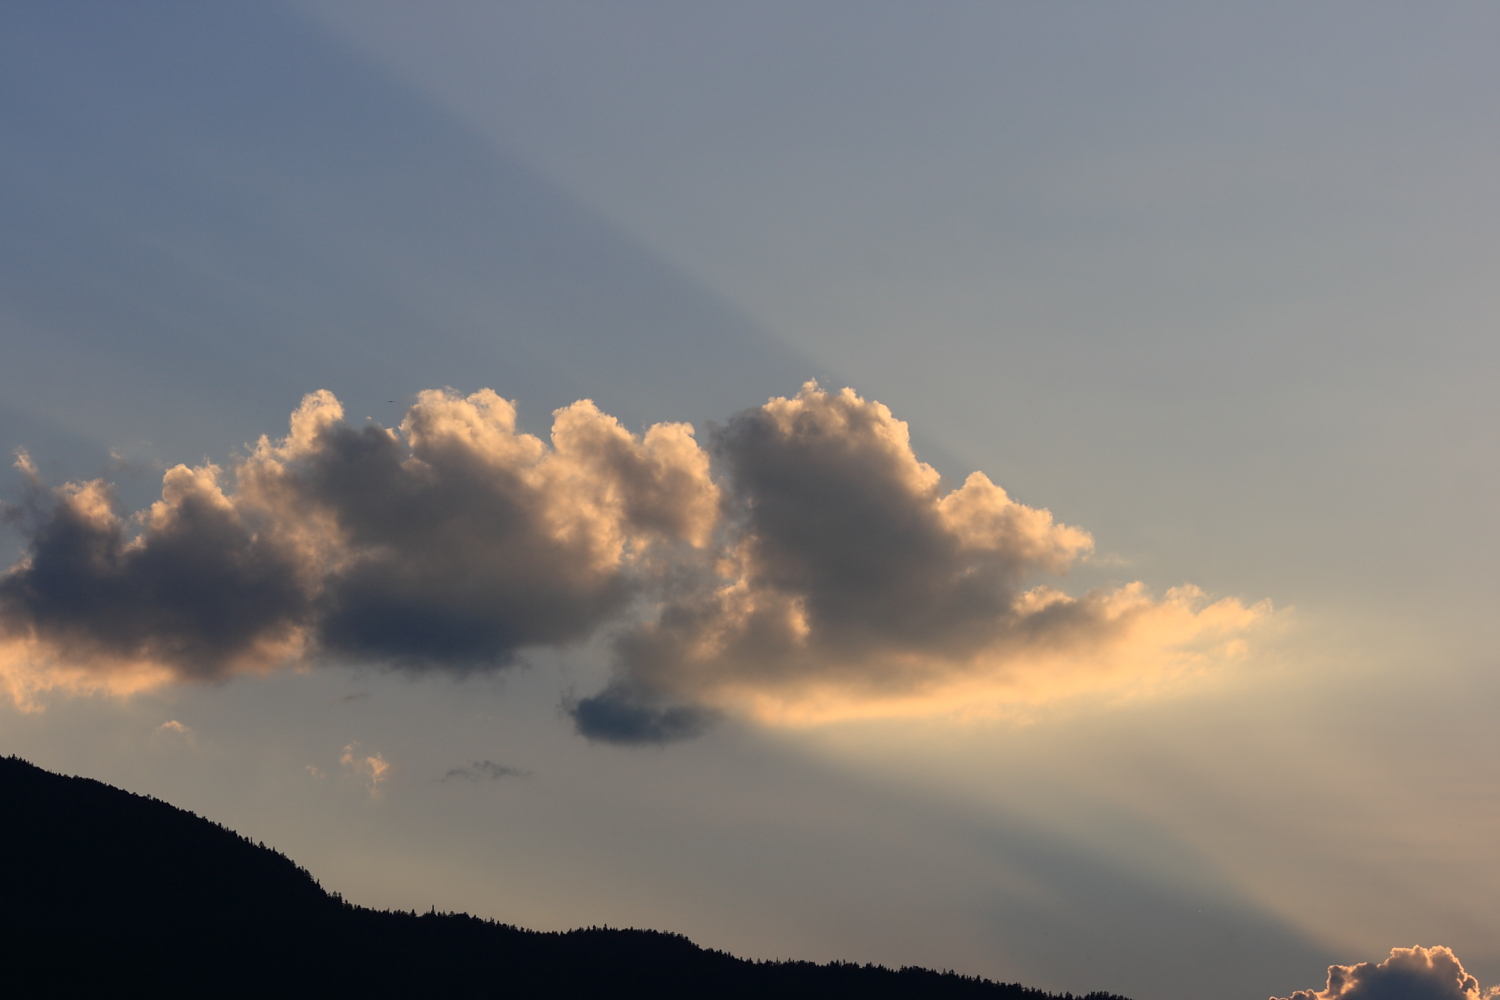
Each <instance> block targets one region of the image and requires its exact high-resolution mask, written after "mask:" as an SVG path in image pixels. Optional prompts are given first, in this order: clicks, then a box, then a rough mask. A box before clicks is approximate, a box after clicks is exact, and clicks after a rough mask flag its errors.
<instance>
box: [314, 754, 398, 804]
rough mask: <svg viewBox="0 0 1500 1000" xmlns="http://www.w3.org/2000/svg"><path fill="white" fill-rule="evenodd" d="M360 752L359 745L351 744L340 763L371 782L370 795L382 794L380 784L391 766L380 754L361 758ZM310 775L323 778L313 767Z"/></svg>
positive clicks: (341, 757)
mask: <svg viewBox="0 0 1500 1000" xmlns="http://www.w3.org/2000/svg"><path fill="white" fill-rule="evenodd" d="M358 751H359V744H358V743H350V744H349V745H348V746H346V747H344V752H343V753H342V754H341V755H340V756H339V763H340V764H342V765H344V767H345V768H347V769H349V770H350V771H352V772H354V773H355V774H357V775H360V776H361V777H365V778H367V779H368V780H369V782H370V794H371V795H376V794H378V793H379V792H380V783H381V782H382V781H384V780H385V775H386V772H387V771H389V770H390V769H391V765H390V764H388V763H386V760H385V758H384V757H382V756H381V755H380V754H378V753H377V754H369V755H366V756H363V757H361V756H359V753H358ZM309 773H310V774H312V775H313V777H315V778H317V777H322V775H321V774H318V773H317V772H316V770H315V769H312V768H311V765H309Z"/></svg>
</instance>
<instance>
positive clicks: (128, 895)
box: [0, 757, 1124, 1000]
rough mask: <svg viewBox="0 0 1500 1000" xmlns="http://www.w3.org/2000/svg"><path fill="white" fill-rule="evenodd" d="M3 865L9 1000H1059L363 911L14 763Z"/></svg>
mask: <svg viewBox="0 0 1500 1000" xmlns="http://www.w3.org/2000/svg"><path fill="white" fill-rule="evenodd" d="M0 858H3V859H4V861H3V870H0V960H3V962H4V970H5V971H4V979H5V985H6V986H7V987H8V989H7V990H5V992H6V993H7V995H16V996H38V997H41V996H58V997H72V996H85V995H124V994H134V993H145V992H150V993H151V994H153V995H156V996H216V997H228V996H272V995H274V996H279V997H291V996H320V997H341V996H442V997H497V998H498V997H517V998H530V997H539V998H543V997H545V998H571V997H589V998H600V1000H608V998H621V1000H624V998H635V997H643V998H644V997H652V998H673V997H684V998H686V997H724V998H739V997H744V998H749V997H777V998H799V997H807V998H813V997H818V998H837V997H860V998H870V1000H883V998H890V1000H897V998H903V1000H904V998H911V1000H915V998H919V997H920V998H924V1000H925V998H944V1000H946V998H952V1000H1056V998H1054V997H1053V995H1052V994H1048V993H1044V992H1042V991H1040V990H1034V989H1028V988H1025V987H1022V986H1019V985H1014V984H1011V985H1007V984H999V983H992V982H989V981H987V980H980V979H972V978H965V977H962V976H958V975H955V974H953V973H937V972H931V971H928V970H925V969H901V970H891V969H885V968H880V967H876V966H858V965H850V964H842V963H833V964H829V965H816V964H813V963H808V962H751V961H746V960H744V959H739V958H735V957H733V956H731V955H727V954H725V953H723V952H717V951H710V950H706V949H703V948H699V947H698V946H697V945H694V944H693V943H692V942H691V941H689V940H688V939H687V938H685V937H682V936H680V935H676V934H664V933H660V932H657V931H639V930H605V929H588V930H576V931H569V932H566V933H541V932H536V931H527V930H522V929H520V928H516V927H510V926H507V925H504V924H498V923H495V922H493V921H488V920H480V919H478V918H475V917H471V916H468V915H466V914H438V913H427V914H421V915H418V914H416V913H403V912H400V911H395V912H392V911H377V910H370V909H366V908H364V907H359V906H355V905H353V904H351V903H348V902H347V901H344V900H343V899H341V898H339V897H338V896H336V895H333V894H330V893H327V892H325V891H324V890H323V889H322V887H321V886H319V885H318V883H317V881H316V880H315V879H314V878H313V877H312V876H311V875H310V874H309V873H308V872H307V871H306V870H304V869H302V868H299V867H298V866H297V865H296V864H295V863H294V862H292V861H291V860H290V859H289V858H287V857H285V856H284V855H282V854H280V853H278V852H276V851H273V850H271V849H269V848H267V847H265V846H264V845H257V844H255V843H253V842H251V841H250V840H247V839H245V838H243V837H241V836H239V835H238V834H236V833H234V832H233V831H231V830H227V829H225V828H224V827H221V826H219V825H218V824H216V823H212V822H210V821H208V820H206V819H203V818H201V817H198V816H196V815H194V814H193V813H190V812H187V811H185V810H182V809H178V808H176V807H174V806H172V805H169V804H168V803H165V802H162V801H159V800H157V799H152V798H147V797H143V796H139V795H133V794H131V793H129V792H125V791H121V790H120V789H117V788H112V787H110V786H108V785H105V784H101V783H100V782H97V781H92V780H90V779H87V778H68V777H63V776H61V775H56V774H52V773H49V772H47V771H44V770H42V769H40V768H37V767H35V766H33V765H31V764H29V763H27V762H26V761H23V760H21V759H19V758H16V757H9V758H0ZM1088 1000H1124V998H1121V997H1114V996H1112V995H1109V994H1103V993H1098V994H1090V998H1088Z"/></svg>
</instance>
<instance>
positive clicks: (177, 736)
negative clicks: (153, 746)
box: [153, 719, 198, 743]
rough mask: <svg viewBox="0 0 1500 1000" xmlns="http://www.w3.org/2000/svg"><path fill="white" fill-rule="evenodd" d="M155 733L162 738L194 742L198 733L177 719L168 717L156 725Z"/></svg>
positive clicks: (158, 737)
mask: <svg viewBox="0 0 1500 1000" xmlns="http://www.w3.org/2000/svg"><path fill="white" fill-rule="evenodd" d="M153 735H154V736H155V737H156V738H157V739H160V740H170V741H172V742H175V743H192V742H193V741H194V740H196V739H197V737H198V734H197V733H195V732H193V730H192V728H191V727H189V726H185V725H183V724H182V723H180V722H178V721H177V720H176V719H168V720H167V721H166V722H163V723H162V724H161V725H159V726H157V727H156V730H155V732H154V733H153Z"/></svg>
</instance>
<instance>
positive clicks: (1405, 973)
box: [1272, 945, 1500, 1000]
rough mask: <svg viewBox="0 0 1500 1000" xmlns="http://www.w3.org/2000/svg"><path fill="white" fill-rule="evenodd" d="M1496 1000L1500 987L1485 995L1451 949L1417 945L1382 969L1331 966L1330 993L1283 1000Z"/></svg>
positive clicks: (1396, 952) (1397, 951)
mask: <svg viewBox="0 0 1500 1000" xmlns="http://www.w3.org/2000/svg"><path fill="white" fill-rule="evenodd" d="M1494 996H1500V987H1491V988H1490V989H1489V990H1485V991H1483V992H1481V990H1480V987H1479V980H1477V979H1475V978H1474V977H1473V976H1471V975H1469V974H1468V973H1467V972H1465V971H1464V967H1463V963H1462V962H1460V961H1459V960H1458V956H1457V955H1455V954H1453V952H1452V951H1451V950H1450V949H1448V948H1445V947H1443V946H1442V945H1438V946H1437V947H1435V948H1423V947H1422V946H1421V945H1417V946H1415V947H1412V948H1392V949H1391V956H1390V958H1387V959H1386V960H1385V961H1384V962H1381V963H1380V964H1379V965H1376V964H1375V963H1373V962H1361V963H1360V964H1358V965H1330V966H1329V967H1328V986H1327V988H1326V989H1324V990H1322V991H1321V992H1315V991H1313V990H1298V991H1297V992H1296V993H1293V994H1292V995H1291V996H1290V997H1285V998H1283V1000H1482V998H1484V997H1494ZM1272 1000H1276V998H1274V997H1273V998H1272Z"/></svg>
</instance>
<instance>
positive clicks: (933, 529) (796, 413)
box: [574, 383, 1268, 742]
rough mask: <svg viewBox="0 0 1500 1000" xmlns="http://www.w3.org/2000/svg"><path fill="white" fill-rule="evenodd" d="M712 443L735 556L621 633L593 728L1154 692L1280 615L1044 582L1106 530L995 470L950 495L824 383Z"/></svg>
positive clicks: (882, 411)
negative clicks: (1016, 490)
mask: <svg viewBox="0 0 1500 1000" xmlns="http://www.w3.org/2000/svg"><path fill="white" fill-rule="evenodd" d="M714 448H715V451H716V453H717V456H718V458H719V460H720V462H721V463H722V465H723V467H724V470H725V485H726V495H727V498H728V499H727V503H728V506H729V510H728V513H727V515H726V523H725V526H724V528H723V531H724V537H723V540H722V544H723V546H724V549H723V552H724V557H723V558H722V559H721V560H720V562H719V565H718V566H717V568H716V573H715V574H714V575H712V576H711V577H706V578H705V579H704V580H702V581H701V583H700V586H698V587H697V588H694V589H692V590H690V591H688V592H686V593H684V594H681V595H678V596H676V597H675V598H673V599H670V600H667V601H665V602H664V604H663V606H662V608H661V610H660V613H659V615H657V616H656V617H654V618H652V619H650V620H647V621H644V622H641V623H639V624H638V625H636V626H635V627H633V628H631V629H630V630H628V631H627V632H626V633H625V634H623V635H622V636H621V637H620V638H619V640H618V641H617V643H616V652H617V655H618V664H617V673H616V679H615V681H614V682H613V683H612V684H611V685H610V687H609V688H608V689H607V690H606V691H605V692H603V693H602V694H601V695H599V696H596V697H595V698H590V699H584V700H582V701H580V702H579V703H578V704H577V705H576V707H575V708H574V718H575V720H576V722H577V724H578V727H579V729H580V730H581V731H582V732H583V733H584V734H585V735H588V736H591V737H594V738H598V739H604V740H611V741H620V742H628V741H632V740H640V741H657V740H660V739H664V738H670V736H671V735H672V733H673V730H674V729H675V728H679V727H680V728H681V730H682V732H683V733H684V734H690V733H691V732H693V731H695V728H696V725H697V723H695V722H694V721H693V720H695V719H700V718H702V715H701V708H702V707H704V706H707V707H732V708H739V709H742V710H746V709H747V710H749V711H751V712H752V713H753V714H756V715H758V716H760V717H761V718H764V719H768V720H774V721H783V722H792V721H798V720H809V721H810V720H819V719H832V718H845V717H849V716H855V715H868V714H892V713H897V714H911V713H914V712H915V713H923V712H933V711H950V710H955V709H958V710H965V709H967V710H975V709H980V710H983V709H985V708H987V707H993V706H994V705H995V704H997V703H1003V702H1014V701H1016V700H1039V699H1044V698H1047V697H1053V696H1055V695H1056V694H1058V693H1061V692H1065V691H1072V690H1080V689H1088V688H1092V687H1098V686H1100V685H1101V684H1105V685H1108V684H1118V683H1120V682H1121V681H1122V680H1123V681H1124V682H1125V683H1138V682H1140V681H1142V680H1143V679H1150V678H1153V677H1159V676H1161V675H1163V674H1165V673H1170V672H1172V671H1174V670H1180V669H1182V668H1184V667H1185V666H1191V665H1193V664H1198V663H1202V662H1205V661H1206V660H1207V659H1213V658H1219V657H1222V656H1223V655H1225V654H1230V655H1232V654H1233V653H1234V652H1235V651H1236V650H1237V649H1238V647H1236V646H1234V645H1233V644H1234V643H1235V641H1236V639H1237V637H1238V636H1239V634H1240V633H1242V632H1243V631H1244V629H1245V628H1246V627H1248V626H1249V625H1251V624H1253V623H1254V622H1255V621H1256V620H1258V619H1259V618H1261V617H1263V616H1264V615H1265V614H1266V613H1267V612H1268V608H1267V607H1264V606H1261V607H1256V608H1246V607H1244V606H1243V605H1241V604H1240V603H1239V602H1237V601H1221V602H1218V603H1217V604H1213V605H1209V606H1207V607H1204V606H1203V605H1205V604H1206V603H1207V602H1206V601H1204V600H1203V597H1202V594H1201V593H1199V592H1198V591H1196V590H1195V589H1193V588H1179V589H1177V590H1174V591H1172V592H1170V593H1169V594H1168V595H1167V598H1166V599H1165V600H1156V599H1154V598H1152V597H1151V596H1150V595H1149V594H1148V593H1147V592H1146V591H1145V589H1144V588H1143V587H1142V586H1141V585H1139V584H1134V585H1130V586H1128V587H1124V588H1120V589H1118V590H1114V591H1096V592H1092V593H1090V594H1087V595H1085V596H1084V597H1083V598H1079V599H1075V598H1071V597H1069V596H1067V595H1065V594H1063V593H1061V592H1060V591H1057V590H1054V589H1051V588H1048V587H1031V588H1029V589H1028V588H1027V587H1026V586H1025V583H1026V581H1027V580H1028V578H1030V577H1032V576H1033V575H1034V574H1036V573H1061V572H1063V571H1065V570H1066V569H1067V568H1068V567H1069V566H1070V565H1071V564H1073V563H1074V562H1075V561H1076V560H1078V559H1079V558H1080V557H1082V556H1084V555H1085V554H1087V553H1088V552H1089V551H1091V549H1092V546H1093V542H1092V539H1091V538H1090V537H1089V535H1088V534H1087V533H1086V532H1084V531H1082V530H1080V529H1078V528H1074V527H1070V526H1067V525H1063V524H1058V523H1056V522H1055V521H1054V520H1053V518H1052V515H1051V514H1050V513H1049V512H1048V511H1046V510H1040V509H1036V508H1032V507H1027V506H1024V505H1022V504H1019V503H1016V502H1015V501H1013V500H1012V499H1011V498H1010V497H1009V496H1008V495H1007V494H1006V492H1005V491H1004V490H1003V489H1001V488H1000V487H999V486H996V485H995V484H994V483H992V482H991V481H990V480H989V479H988V478H987V477H986V476H985V475H984V474H983V473H977V472H976V473H974V474H973V475H971V476H969V478H968V479H967V480H966V481H965V482H964V484H963V485H962V486H961V487H959V488H958V489H956V490H952V491H950V492H946V493H945V492H944V491H943V488H942V484H941V482H940V477H939V476H938V474H937V472H936V470H934V469H933V468H932V467H931V466H928V465H926V464H923V463H921V462H919V461H918V460H917V458H916V456H915V454H914V453H913V451H912V448H911V444H910V438H909V434H908V431H907V426H906V424H905V423H903V422H902V421H899V420H897V419H895V418H894V417H893V416H892V414H891V412H890V411H889V410H888V409H887V408H886V407H884V406H882V405H881V404H879V403H876V402H873V401H867V400H864V399H862V398H860V397H859V396H858V395H856V394H855V393H854V392H853V391H852V390H849V389H845V390H843V391H842V392H840V393H827V392H824V391H823V390H821V389H819V388H818V387H817V386H816V384H813V383H809V384H808V385H806V386H804V387H803V389H802V391H801V393H799V394H798V395H797V396H796V397H795V398H792V399H773V400H771V401H770V402H768V403H767V404H766V405H765V406H763V407H760V408H757V409H753V410H749V411H746V412H743V413H741V414H739V415H737V416H735V417H734V418H733V419H732V420H731V421H730V422H729V423H728V425H727V426H725V427H724V428H722V429H721V430H720V431H718V433H717V434H716V436H715V440H714ZM694 707H697V708H698V710H699V712H700V714H699V715H693V714H692V713H691V712H690V709H692V708H694ZM668 720H672V721H671V723H670V724H669V722H668Z"/></svg>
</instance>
